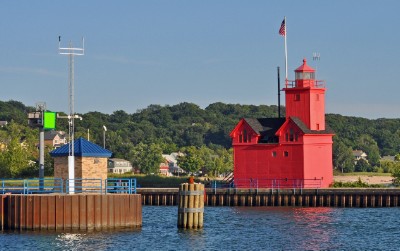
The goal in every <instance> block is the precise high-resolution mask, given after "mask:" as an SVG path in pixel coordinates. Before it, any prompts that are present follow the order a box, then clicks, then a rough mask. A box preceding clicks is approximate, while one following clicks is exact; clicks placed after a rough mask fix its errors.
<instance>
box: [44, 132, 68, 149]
mask: <svg viewBox="0 0 400 251" xmlns="http://www.w3.org/2000/svg"><path fill="white" fill-rule="evenodd" d="M67 143H68V142H67V138H66V137H65V132H63V131H45V132H44V144H45V145H46V146H49V147H51V148H55V149H57V148H59V147H61V146H63V145H65V144H67Z"/></svg>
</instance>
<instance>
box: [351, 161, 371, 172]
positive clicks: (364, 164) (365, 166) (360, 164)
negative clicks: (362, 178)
mask: <svg viewBox="0 0 400 251" xmlns="http://www.w3.org/2000/svg"><path fill="white" fill-rule="evenodd" d="M355 171H356V172H371V171H372V167H371V165H370V164H369V163H368V161H366V160H365V159H359V160H358V161H357V163H356V165H355Z"/></svg>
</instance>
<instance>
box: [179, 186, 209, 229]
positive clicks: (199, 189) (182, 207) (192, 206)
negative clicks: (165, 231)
mask: <svg viewBox="0 0 400 251" xmlns="http://www.w3.org/2000/svg"><path fill="white" fill-rule="evenodd" d="M189 182H190V184H188V183H183V184H181V185H180V187H179V208H178V228H186V229H192V228H202V227H203V215H204V214H203V213H204V184H199V183H194V182H193V180H190V181H189Z"/></svg>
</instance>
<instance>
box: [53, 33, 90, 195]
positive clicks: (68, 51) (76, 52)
mask: <svg viewBox="0 0 400 251" xmlns="http://www.w3.org/2000/svg"><path fill="white" fill-rule="evenodd" d="M58 53H59V54H60V55H68V72H69V75H68V80H69V81H68V92H69V95H68V103H69V114H68V138H69V144H68V145H69V149H68V152H69V153H68V178H69V187H70V189H69V192H70V193H74V190H75V186H74V179H75V156H74V152H75V149H74V132H75V123H74V118H75V117H76V115H75V110H74V56H83V55H85V40H84V38H82V48H74V47H73V46H72V42H71V41H70V42H69V44H68V47H61V36H58Z"/></svg>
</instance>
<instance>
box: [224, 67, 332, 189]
mask: <svg viewBox="0 0 400 251" xmlns="http://www.w3.org/2000/svg"><path fill="white" fill-rule="evenodd" d="M295 75H296V78H295V81H289V80H286V85H285V88H284V89H283V90H284V92H285V99H286V100H285V101H286V117H285V118H243V119H241V120H240V121H239V123H238V124H237V125H236V126H235V128H234V129H233V131H232V132H231V134H230V137H231V138H232V146H233V154H234V183H235V186H237V187H249V186H250V187H252V186H258V187H277V186H280V187H304V188H315V187H329V185H330V184H332V183H333V164H332V143H333V141H332V137H333V135H334V134H333V131H332V130H331V129H330V128H329V127H328V126H326V125H325V90H326V88H325V82H324V81H319V80H315V70H314V69H312V68H311V67H310V66H308V65H307V62H306V60H305V59H304V60H303V65H301V66H300V67H299V68H297V69H296V70H295Z"/></svg>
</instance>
